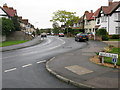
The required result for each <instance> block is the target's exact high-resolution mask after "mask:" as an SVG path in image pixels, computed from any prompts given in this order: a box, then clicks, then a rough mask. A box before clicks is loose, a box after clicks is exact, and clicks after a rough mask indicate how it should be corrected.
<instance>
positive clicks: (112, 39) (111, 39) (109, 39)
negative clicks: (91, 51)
mask: <svg viewBox="0 0 120 90" xmlns="http://www.w3.org/2000/svg"><path fill="white" fill-rule="evenodd" d="M109 41H120V39H109Z"/></svg>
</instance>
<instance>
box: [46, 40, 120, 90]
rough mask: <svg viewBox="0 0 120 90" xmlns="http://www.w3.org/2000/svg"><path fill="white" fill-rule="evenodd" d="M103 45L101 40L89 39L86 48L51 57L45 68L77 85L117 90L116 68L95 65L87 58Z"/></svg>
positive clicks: (61, 78)
mask: <svg viewBox="0 0 120 90" xmlns="http://www.w3.org/2000/svg"><path fill="white" fill-rule="evenodd" d="M105 46H106V44H105V43H103V42H99V41H89V42H88V46H87V48H83V49H79V50H77V51H72V52H69V53H64V54H62V55H60V56H56V57H53V58H51V60H49V61H48V62H47V63H46V69H47V70H48V71H49V72H50V73H51V74H53V75H54V76H55V77H57V78H59V79H60V80H63V81H65V82H67V83H70V84H73V85H76V86H78V87H84V88H116V89H114V90H118V79H119V78H118V76H119V75H118V69H114V68H108V67H105V66H100V65H96V64H94V63H92V62H90V60H89V59H90V58H91V57H92V56H94V55H95V52H98V51H101V50H102V49H103V47H105Z"/></svg>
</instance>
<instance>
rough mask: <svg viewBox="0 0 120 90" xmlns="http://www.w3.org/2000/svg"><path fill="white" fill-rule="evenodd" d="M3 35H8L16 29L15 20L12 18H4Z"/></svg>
mask: <svg viewBox="0 0 120 90" xmlns="http://www.w3.org/2000/svg"><path fill="white" fill-rule="evenodd" d="M0 20H2V35H6V36H8V35H9V34H10V33H12V32H14V31H15V28H14V24H13V21H12V20H10V19H6V18H2V19H0Z"/></svg>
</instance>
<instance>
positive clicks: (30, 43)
mask: <svg viewBox="0 0 120 90" xmlns="http://www.w3.org/2000/svg"><path fill="white" fill-rule="evenodd" d="M42 42H43V40H41V38H40V37H36V38H35V39H33V40H31V41H28V42H25V43H22V44H17V45H12V46H6V47H0V52H5V51H11V50H16V49H22V48H26V47H31V46H34V45H37V44H40V43H42Z"/></svg>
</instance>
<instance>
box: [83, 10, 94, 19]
mask: <svg viewBox="0 0 120 90" xmlns="http://www.w3.org/2000/svg"><path fill="white" fill-rule="evenodd" d="M93 14H94V13H93V12H88V11H85V14H84V15H85V16H86V19H87V20H93V19H94V17H93Z"/></svg>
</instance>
